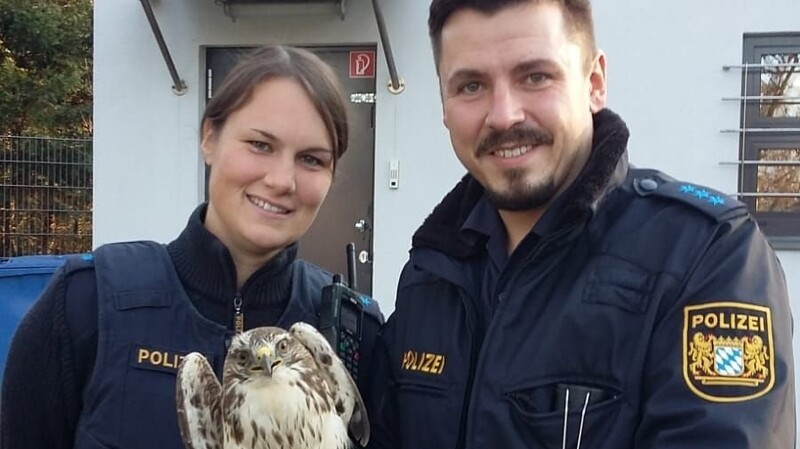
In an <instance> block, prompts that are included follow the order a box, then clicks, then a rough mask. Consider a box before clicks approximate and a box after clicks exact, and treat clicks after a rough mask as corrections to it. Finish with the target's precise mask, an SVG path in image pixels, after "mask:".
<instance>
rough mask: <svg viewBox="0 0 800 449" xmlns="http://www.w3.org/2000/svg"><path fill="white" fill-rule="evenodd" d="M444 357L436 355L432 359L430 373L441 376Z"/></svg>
mask: <svg viewBox="0 0 800 449" xmlns="http://www.w3.org/2000/svg"><path fill="white" fill-rule="evenodd" d="M443 361H444V357H442V355H441V354H436V357H434V358H433V364H432V365H431V372H432V373H435V374H442V368H443V367H444V364H443V363H442V362H443Z"/></svg>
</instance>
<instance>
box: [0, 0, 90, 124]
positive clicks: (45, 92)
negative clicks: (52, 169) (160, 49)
mask: <svg viewBox="0 0 800 449" xmlns="http://www.w3.org/2000/svg"><path fill="white" fill-rule="evenodd" d="M91 77H92V0H0V135H47V136H59V137H85V136H91V133H92V78H91Z"/></svg>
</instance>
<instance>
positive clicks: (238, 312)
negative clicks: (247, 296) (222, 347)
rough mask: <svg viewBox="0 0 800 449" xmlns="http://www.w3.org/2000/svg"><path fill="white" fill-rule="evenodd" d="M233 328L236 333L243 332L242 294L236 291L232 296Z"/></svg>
mask: <svg viewBox="0 0 800 449" xmlns="http://www.w3.org/2000/svg"><path fill="white" fill-rule="evenodd" d="M233 330H234V331H236V333H237V334H241V333H242V332H244V313H242V295H240V294H239V293H238V292H237V293H236V296H234V297H233Z"/></svg>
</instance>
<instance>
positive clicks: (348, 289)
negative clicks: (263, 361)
mask: <svg viewBox="0 0 800 449" xmlns="http://www.w3.org/2000/svg"><path fill="white" fill-rule="evenodd" d="M355 265H356V262H355V245H354V244H353V243H348V244H347V283H345V282H344V281H343V280H342V275H341V274H335V275H333V283H332V284H330V285H327V286H325V287H324V288H323V289H322V306H321V308H320V316H319V330H320V332H321V333H322V335H323V336H325V338H326V339H327V340H328V342H329V343H330V344H331V347H332V348H333V350H334V351H336V353H337V354H338V355H339V358H341V359H342V362H343V363H344V365H345V366H346V367H347V370H348V371H350V375H351V376H352V377H353V380H355V381H356V382H358V371H359V362H360V360H361V358H362V349H364V348H363V347H362V346H363V345H362V338H363V336H364V324H365V318H368V317H369V315H367V314H366V313H365V306H366V304H369V301H370V299H369V298H367V297H365V296H364V295H362V294H360V293H358V292H357V291H355V288H356V280H355ZM365 302H366V303H365Z"/></svg>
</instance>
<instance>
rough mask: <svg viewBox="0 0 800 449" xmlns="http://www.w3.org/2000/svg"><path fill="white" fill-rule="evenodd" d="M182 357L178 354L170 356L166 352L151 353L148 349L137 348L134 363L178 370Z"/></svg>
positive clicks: (170, 354)
mask: <svg viewBox="0 0 800 449" xmlns="http://www.w3.org/2000/svg"><path fill="white" fill-rule="evenodd" d="M182 359H183V356H182V355H180V354H172V353H169V352H166V351H151V350H149V349H144V348H139V350H138V352H137V354H136V363H139V364H142V363H147V364H149V365H154V366H163V367H164V368H172V369H176V368H178V365H180V363H181V360H182Z"/></svg>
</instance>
